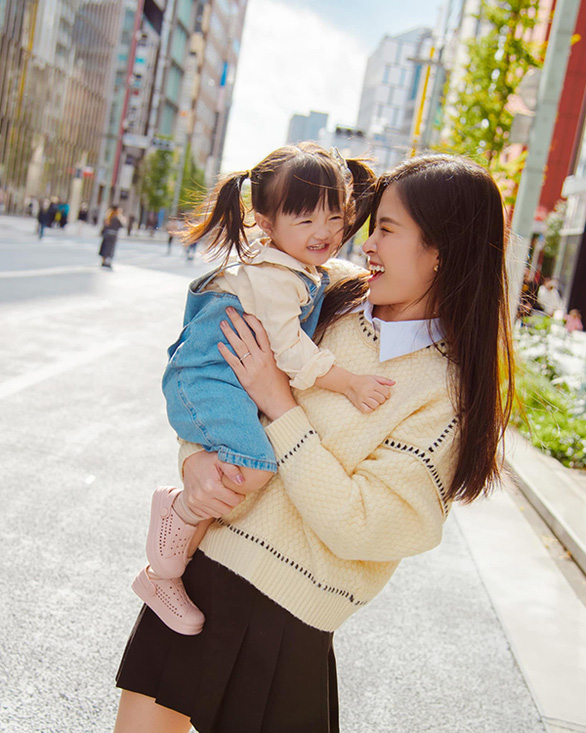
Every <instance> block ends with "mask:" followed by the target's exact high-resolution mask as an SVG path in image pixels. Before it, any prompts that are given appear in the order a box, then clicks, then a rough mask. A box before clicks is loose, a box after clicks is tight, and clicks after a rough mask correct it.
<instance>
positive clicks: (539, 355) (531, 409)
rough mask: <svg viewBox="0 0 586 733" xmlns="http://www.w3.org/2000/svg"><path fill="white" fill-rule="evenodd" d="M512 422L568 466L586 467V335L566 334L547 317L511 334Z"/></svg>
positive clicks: (561, 326)
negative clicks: (513, 363) (513, 350)
mask: <svg viewBox="0 0 586 733" xmlns="http://www.w3.org/2000/svg"><path fill="white" fill-rule="evenodd" d="M515 346H516V357H517V372H516V381H517V384H516V392H515V405H514V408H513V416H512V420H511V422H512V424H513V425H515V427H517V428H518V429H519V431H520V432H521V433H523V435H525V436H526V437H527V438H528V439H529V440H530V441H531V442H532V443H533V445H534V446H536V447H537V448H540V449H541V450H543V451H544V452H545V453H547V454H548V455H551V456H553V457H554V458H557V459H558V460H559V461H560V462H561V463H563V464H564V465H565V466H568V467H570V468H586V333H573V334H569V333H567V332H566V330H565V329H564V327H563V325H562V324H561V323H559V322H556V321H554V320H553V319H551V318H548V317H537V316H533V317H531V318H529V319H526V321H525V322H524V323H523V325H521V326H517V328H516V330H515Z"/></svg>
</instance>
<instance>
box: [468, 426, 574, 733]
mask: <svg viewBox="0 0 586 733" xmlns="http://www.w3.org/2000/svg"><path fill="white" fill-rule="evenodd" d="M506 462H507V465H508V467H509V469H510V470H511V472H512V474H513V477H514V479H515V482H516V483H517V485H518V487H519V489H520V490H521V492H522V493H523V495H524V496H525V498H526V499H527V501H528V502H529V503H530V504H531V505H532V506H533V507H534V508H535V509H536V511H537V512H538V513H539V514H540V516H541V517H542V519H543V520H544V521H545V523H546V524H547V525H548V527H549V528H550V529H551V531H552V532H553V533H554V534H555V535H556V537H557V538H558V539H559V540H560V542H561V543H562V545H563V546H564V547H565V548H566V549H567V550H568V551H569V552H570V554H571V555H572V557H573V559H574V560H575V562H576V564H577V565H578V566H579V567H580V568H581V570H582V572H586V475H585V474H583V473H581V472H579V471H573V470H571V469H567V468H565V467H564V466H562V465H561V464H560V463H559V462H558V461H556V460H555V459H553V458H550V457H548V456H546V455H544V454H543V453H541V451H539V450H537V449H536V448H534V447H533V446H532V445H531V444H530V443H529V442H528V441H527V440H525V439H524V438H523V437H522V436H521V435H520V434H519V433H518V432H517V431H515V430H509V432H508V434H507V455H506ZM518 508H519V507H516V506H515V505H514V502H513V499H512V498H511V497H510V496H508V495H507V493H506V492H499V493H498V494H496V495H495V496H493V497H492V498H491V499H490V501H488V502H479V503H478V504H477V505H474V506H473V507H458V508H457V509H456V517H457V519H458V522H459V524H460V526H461V528H462V531H463V532H464V535H465V536H466V537H467V539H468V541H469V544H470V547H471V550H472V554H473V555H474V558H475V560H476V563H477V566H478V568H479V571H480V573H481V575H482V578H483V581H484V584H485V586H486V588H487V590H488V593H489V595H490V597H491V600H492V603H493V605H494V608H495V610H496V612H497V615H498V616H499V619H500V621H501V624H502V626H503V629H504V631H505V633H506V635H507V638H508V640H509V643H510V645H511V648H512V651H513V653H514V655H515V658H516V660H517V663H518V664H519V667H520V669H521V671H522V672H523V676H524V677H525V679H526V681H527V684H528V686H529V689H530V690H531V692H532V694H533V697H534V700H535V703H536V705H537V707H538V709H539V712H540V714H541V716H542V720H543V722H544V724H545V725H546V729H547V730H548V732H549V733H563V732H564V731H586V703H585V700H584V691H585V690H586V606H585V605H584V603H583V596H582V600H581V599H580V597H579V596H578V594H577V593H576V589H575V587H572V585H570V583H569V582H568V580H567V578H566V577H564V575H563V574H562V573H561V572H560V569H559V566H558V565H556V562H555V561H554V559H553V558H552V556H551V555H550V553H549V552H548V550H547V548H546V544H547V542H546V541H545V540H546V538H544V537H539V535H538V533H537V532H534V531H532V530H531V528H530V527H529V524H528V523H527V522H525V521H524V519H523V517H522V515H521V514H520V513H519V511H518ZM515 509H516V510H517V511H515ZM576 574H577V573H576ZM580 580H581V579H580Z"/></svg>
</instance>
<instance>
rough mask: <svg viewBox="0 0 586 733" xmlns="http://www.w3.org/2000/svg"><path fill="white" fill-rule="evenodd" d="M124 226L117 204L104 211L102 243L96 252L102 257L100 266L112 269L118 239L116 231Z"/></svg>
mask: <svg viewBox="0 0 586 733" xmlns="http://www.w3.org/2000/svg"><path fill="white" fill-rule="evenodd" d="M123 226H124V224H123V222H122V212H121V210H120V209H119V208H118V206H116V205H113V206H112V207H111V208H109V209H108V211H107V212H106V216H105V218H104V226H103V227H102V244H101V245H100V251H99V252H98V254H99V255H100V257H101V258H102V267H107V268H109V269H110V270H111V269H112V260H113V258H114V252H115V250H116V242H117V241H118V231H119V230H120V229H121V228H122V227H123Z"/></svg>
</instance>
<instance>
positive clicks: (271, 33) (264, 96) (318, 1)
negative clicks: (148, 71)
mask: <svg viewBox="0 0 586 733" xmlns="http://www.w3.org/2000/svg"><path fill="white" fill-rule="evenodd" d="M441 3H442V0H408V1H407V2H405V1H404V0H403V2H400V0H248V9H247V12H246V21H245V25H244V32H243V36H242V44H241V50H240V59H239V62H238V70H237V73H236V85H235V88H234V95H233V99H232V110H231V113H230V120H229V123H228V131H227V136H226V143H225V147H224V159H223V163H222V170H223V172H231V171H236V170H246V169H248V168H252V167H253V166H254V165H255V164H256V163H258V162H259V161H260V160H262V158H263V157H264V156H265V155H267V154H268V153H270V152H271V151H272V150H274V149H275V148H278V147H280V146H281V145H283V144H284V143H285V140H286V136H287V128H288V125H289V120H290V118H291V115H293V114H303V115H306V114H308V113H309V112H310V111H311V110H315V111H316V112H326V113H328V114H329V116H330V117H329V124H328V127H330V128H333V127H334V126H335V125H336V124H341V125H350V126H353V125H355V124H356V117H357V114H358V105H359V102H360V93H361V89H362V81H363V78H364V71H365V68H366V62H367V59H368V57H369V56H370V55H371V54H372V53H373V51H374V50H375V48H376V47H377V45H378V43H379V42H380V40H381V39H382V37H383V36H384V35H385V34H390V35H394V34H396V33H402V32H404V31H406V30H410V29H411V28H416V27H417V26H422V25H427V26H430V27H435V25H436V23H437V20H438V16H439V12H440V6H441Z"/></svg>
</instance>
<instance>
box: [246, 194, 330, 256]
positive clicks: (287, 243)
mask: <svg viewBox="0 0 586 733" xmlns="http://www.w3.org/2000/svg"><path fill="white" fill-rule="evenodd" d="M256 221H257V223H258V225H259V226H260V227H261V229H263V231H265V232H266V233H267V234H268V235H269V237H270V238H271V241H272V243H273V244H274V245H275V247H277V249H280V250H281V251H282V252H286V253H287V254H288V255H291V257H294V258H295V259H296V260H299V262H302V263H303V264H305V265H314V266H317V265H323V264H324V262H326V260H328V259H329V258H330V257H331V256H332V255H333V254H334V253H335V252H336V251H337V250H338V248H339V247H340V245H341V244H342V236H343V233H344V215H343V213H342V211H334V210H333V209H327V208H324V207H323V206H321V207H318V208H317V209H314V211H312V212H311V213H309V214H283V213H279V214H277V215H276V216H275V217H274V218H273V219H269V218H268V217H266V216H262V215H260V214H257V216H256Z"/></svg>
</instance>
